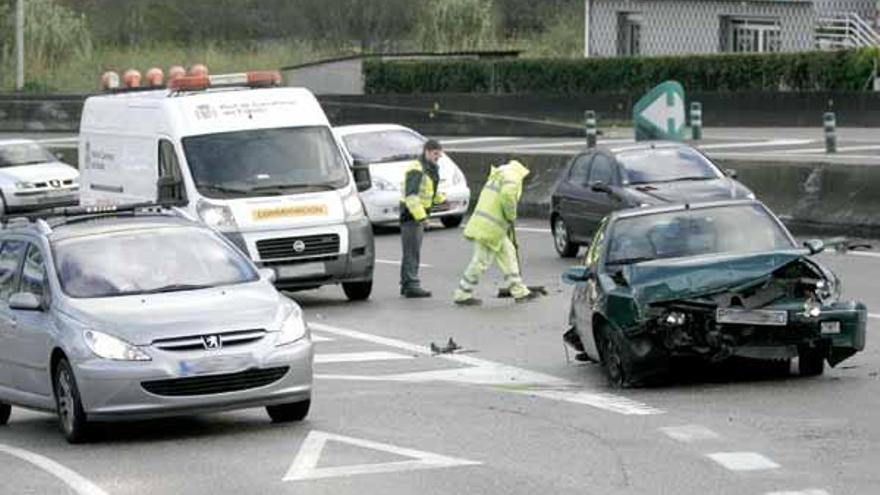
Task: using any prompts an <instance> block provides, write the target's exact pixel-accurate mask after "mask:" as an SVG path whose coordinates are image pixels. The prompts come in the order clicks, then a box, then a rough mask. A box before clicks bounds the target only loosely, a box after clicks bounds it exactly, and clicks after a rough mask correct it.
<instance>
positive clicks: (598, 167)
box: [590, 155, 615, 186]
mask: <svg viewBox="0 0 880 495" xmlns="http://www.w3.org/2000/svg"><path fill="white" fill-rule="evenodd" d="M595 182H601V183H603V184H606V185H609V186H610V185H613V184H614V182H615V181H614V161H613V160H611V158H610V157H609V156H607V155H596V159H595V160H593V167H592V170H590V184H593V183H595Z"/></svg>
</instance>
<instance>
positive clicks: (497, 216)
mask: <svg viewBox="0 0 880 495" xmlns="http://www.w3.org/2000/svg"><path fill="white" fill-rule="evenodd" d="M527 175H529V169H527V168H526V167H525V165H523V164H522V163H520V162H519V161H516V160H512V161H510V162H508V163H506V164H505V165H502V166H500V167H491V171H490V173H489V178H488V180H487V181H486V185H484V186H483V190H482V191H481V192H480V198H479V200H478V201H477V206H476V208H475V209H474V212H473V214H472V215H471V217H470V219H469V220H468V224H467V227H465V229H464V236H465V238H466V239H468V240H470V241H472V242H473V243H474V256H473V258H472V259H471V262H470V264H469V265H468V266H467V268H466V269H465V271H464V274H463V275H462V277H461V280H460V281H459V283H458V288H457V289H456V290H455V293H454V294H453V300H454V301H455V304H458V305H462V306H475V305H479V304H481V303H482V301H481V300H480V299H478V298H476V297H474V289H475V288H476V287H477V285H478V284H479V282H480V278H481V277H482V276H483V274H484V273H485V272H486V270H487V269H488V268H489V266H490V265H492V263H496V264H497V265H498V268H500V269H501V272H502V273H503V274H504V281H505V284H506V285H507V288H508V289H509V290H510V295H511V296H513V298H514V299H515V300H516V302H525V301H529V300H532V299H534V298H536V297H537V296H538V294H537V293H536V292H531V291H529V289H528V287H526V285H525V284H524V283H523V280H522V276H521V275H520V269H519V259H518V253H517V246H516V245H515V244H514V241H513V234H514V231H513V229H514V225H515V222H516V216H517V204H518V203H519V199H520V197H521V196H522V186H523V180H524V179H525V178H526V176H527Z"/></svg>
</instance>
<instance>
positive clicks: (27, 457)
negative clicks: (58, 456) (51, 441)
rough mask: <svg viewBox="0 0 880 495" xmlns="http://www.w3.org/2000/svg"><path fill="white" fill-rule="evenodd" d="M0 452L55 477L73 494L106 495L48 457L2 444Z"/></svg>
mask: <svg viewBox="0 0 880 495" xmlns="http://www.w3.org/2000/svg"><path fill="white" fill-rule="evenodd" d="M0 452H3V453H5V454H9V455H11V456H13V457H18V458H19V459H21V460H23V461H27V462H29V463H31V464H33V465H34V466H37V467H38V468H40V469H42V470H44V471H46V472H48V473H49V474H51V475H52V476H55V477H56V478H58V479H60V480H61V481H63V482H64V483H66V484H67V486H69V487H70V488H71V489H72V490H73V491H74V492H76V493H78V494H79V495H107V492H105V491H104V490H102V489H101V488H99V487H98V486H97V485H95V484H94V483H92V482H91V481H89V480H87V479H85V478H83V477H82V476H80V475H79V474H78V473H76V472H75V471H73V470H71V469H69V468H67V467H64V466H62V465H61V464H58V463H57V462H55V461H53V460H52V459H49V458H48V457H43V456H41V455H39V454H35V453H33V452H30V451H27V450H24V449H19V448H17V447H11V446H9V445H3V444H0ZM4 483H7V482H4Z"/></svg>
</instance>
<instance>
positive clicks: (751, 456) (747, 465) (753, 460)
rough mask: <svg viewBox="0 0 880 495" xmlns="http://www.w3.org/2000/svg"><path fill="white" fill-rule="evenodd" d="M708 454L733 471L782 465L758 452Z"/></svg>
mask: <svg viewBox="0 0 880 495" xmlns="http://www.w3.org/2000/svg"><path fill="white" fill-rule="evenodd" d="M707 456H708V457H709V459H712V460H713V461H715V462H717V463H718V464H721V465H722V466H724V467H725V468H727V469H729V470H731V471H761V470H764V469H777V468H779V467H780V466H779V464H776V463H775V462H773V461H771V460H770V459H768V458H766V457H764V456H763V455H761V454H758V453H757V452H718V453H715V454H707Z"/></svg>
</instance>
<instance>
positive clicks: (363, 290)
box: [342, 280, 373, 301]
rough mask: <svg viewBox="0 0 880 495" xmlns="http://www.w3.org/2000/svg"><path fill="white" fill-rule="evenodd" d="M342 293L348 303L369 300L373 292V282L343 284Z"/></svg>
mask: <svg viewBox="0 0 880 495" xmlns="http://www.w3.org/2000/svg"><path fill="white" fill-rule="evenodd" d="M342 291H343V292H345V297H347V298H348V300H349V301H364V300H367V299H369V297H370V294H371V293H372V292H373V281H372V280H370V281H369V282H345V283H343V284H342Z"/></svg>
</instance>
